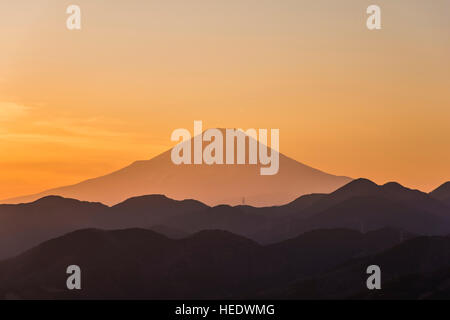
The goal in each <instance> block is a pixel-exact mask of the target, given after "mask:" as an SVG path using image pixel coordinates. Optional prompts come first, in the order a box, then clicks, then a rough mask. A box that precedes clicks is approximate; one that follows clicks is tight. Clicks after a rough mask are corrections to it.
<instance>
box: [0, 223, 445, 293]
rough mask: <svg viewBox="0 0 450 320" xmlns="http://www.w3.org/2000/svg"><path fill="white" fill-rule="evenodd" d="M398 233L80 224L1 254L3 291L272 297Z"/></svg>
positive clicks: (393, 240)
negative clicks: (189, 230)
mask: <svg viewBox="0 0 450 320" xmlns="http://www.w3.org/2000/svg"><path fill="white" fill-rule="evenodd" d="M399 235H400V232H399V231H398V230H392V229H384V230H379V231H374V232H370V233H367V234H361V233H359V232H356V231H350V230H342V229H337V230H318V231H313V232H308V233H305V234H303V235H301V236H298V237H296V238H294V239H291V240H288V241H284V242H281V243H278V244H274V245H267V246H262V245H259V244H257V243H256V242H253V241H252V240H249V239H247V238H244V237H241V236H237V235H234V234H231V233H229V232H225V231H219V230H211V231H202V232H199V233H196V234H194V235H192V236H190V237H188V238H185V239H181V240H171V239H169V238H166V237H165V236H162V235H160V234H157V233H155V232H153V231H150V230H143V229H126V230H117V231H102V230H96V229H87V230H80V231H76V232H73V233H70V234H67V235H65V236H62V237H60V238H56V239H53V240H50V241H47V242H45V243H43V244H41V245H39V246H37V247H35V248H33V249H31V250H29V251H27V252H25V253H23V254H21V255H19V256H17V257H15V258H13V259H10V260H6V261H3V262H0V297H2V298H11V299H18V298H20V299H118V298H122V299H133V298H135V299H216V298H222V299H231V298H233V299H236V298H254V297H266V296H267V297H271V298H274V297H276V295H273V294H271V292H278V290H279V288H289V286H290V284H292V285H295V283H296V282H297V281H300V280H301V279H309V278H310V277H314V276H316V275H321V274H323V273H324V272H326V271H327V270H333V268H336V267H338V266H339V265H341V264H342V263H344V262H345V261H348V260H351V259H354V258H358V257H361V256H370V255H374V254H376V253H378V252H380V251H383V250H385V249H387V248H390V247H392V246H395V245H396V244H398V243H399V242H400V241H401V240H402V239H401V238H399ZM449 243H450V241H449ZM406 262H407V261H404V262H403V263H406ZM430 262H431V261H430ZM71 264H76V265H78V266H80V268H81V270H82V290H79V291H76V290H75V291H70V290H67V289H66V287H65V284H66V277H67V274H66V268H67V266H68V265H71ZM277 294H278V293H277ZM280 295H281V294H280Z"/></svg>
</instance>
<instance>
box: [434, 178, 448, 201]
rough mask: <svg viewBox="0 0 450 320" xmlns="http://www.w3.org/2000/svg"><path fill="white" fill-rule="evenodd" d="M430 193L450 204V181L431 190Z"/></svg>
mask: <svg viewBox="0 0 450 320" xmlns="http://www.w3.org/2000/svg"><path fill="white" fill-rule="evenodd" d="M430 195H431V196H432V197H433V198H435V199H438V200H440V201H442V202H444V203H445V204H446V205H448V206H450V181H448V182H446V183H444V184H443V185H441V186H440V187H438V188H437V189H435V190H433V191H432V192H430Z"/></svg>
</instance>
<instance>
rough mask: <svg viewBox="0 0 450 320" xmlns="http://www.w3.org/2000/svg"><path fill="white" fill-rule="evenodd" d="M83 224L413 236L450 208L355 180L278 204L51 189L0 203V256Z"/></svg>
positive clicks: (279, 236)
mask: <svg viewBox="0 0 450 320" xmlns="http://www.w3.org/2000/svg"><path fill="white" fill-rule="evenodd" d="M83 228H101V229H106V230H112V229H126V228H147V229H153V230H155V231H158V232H161V233H163V234H166V235H167V236H169V238H174V239H179V238H184V237H185V236H187V235H189V234H193V233H196V232H199V231H202V230H211V229H220V230H226V231H229V232H232V233H234V234H237V235H241V236H244V237H247V238H250V239H252V240H255V241H257V242H259V243H262V244H270V243H275V242H280V241H283V240H286V239H289V238H295V237H296V236H298V235H299V234H302V233H305V232H308V231H312V230H316V229H334V228H346V229H353V230H358V231H372V230H377V229H382V228H395V229H400V230H404V231H405V232H410V233H415V234H421V235H444V234H448V233H450V207H448V206H446V205H445V204H443V203H442V202H441V201H440V200H437V199H435V198H433V197H432V196H431V195H428V194H426V193H422V192H420V191H417V190H410V189H408V188H405V187H402V186H400V185H399V184H395V183H389V184H385V185H382V186H379V185H377V184H375V183H373V182H371V181H369V180H365V179H357V180H354V181H352V182H350V183H348V184H347V185H345V186H343V187H342V188H339V189H338V190H336V191H334V192H332V193H330V194H310V195H304V196H301V197H299V198H298V199H296V200H294V201H293V202H291V203H289V204H286V205H284V206H272V207H263V208H259V207H251V206H248V205H239V206H234V207H233V206H229V205H219V206H215V207H210V206H208V205H206V204H204V203H201V202H199V201H196V200H173V199H170V198H167V197H166V196H163V195H147V196H139V197H133V198H130V199H128V200H125V201H124V202H122V203H119V204H117V205H114V206H112V207H108V206H105V205H102V204H100V203H90V202H84V201H79V200H74V199H66V198H62V197H59V196H49V197H45V198H42V199H40V200H37V201H35V202H32V203H28V204H17V205H11V204H9V205H0V259H1V258H7V257H11V256H13V255H16V254H18V253H20V252H22V251H23V250H26V249H28V248H30V247H32V246H34V245H36V244H38V243H40V242H43V241H46V240H48V239H51V238H53V237H58V236H61V235H63V234H65V233H67V232H71V231H75V230H78V229H83Z"/></svg>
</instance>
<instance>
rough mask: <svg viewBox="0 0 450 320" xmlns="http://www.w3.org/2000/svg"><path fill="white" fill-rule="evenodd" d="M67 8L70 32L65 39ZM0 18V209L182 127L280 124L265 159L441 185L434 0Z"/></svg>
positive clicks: (50, 0)
mask: <svg viewBox="0 0 450 320" xmlns="http://www.w3.org/2000/svg"><path fill="white" fill-rule="evenodd" d="M70 4H77V5H79V6H80V7H81V10H82V30H81V31H69V30H67V29H66V19H67V16H68V15H67V14H66V13H65V11H66V8H67V6H69V5H70ZM371 4H378V5H380V6H381V8H382V23H383V29H382V30H380V31H369V30H368V29H367V28H366V22H365V21H366V18H367V15H366V8H367V7H368V6H369V5H371ZM0 13H1V14H0V199H4V198H8V197H13V196H19V195H24V194H29V193H35V192H39V191H42V190H44V189H47V188H50V187H57V186H61V185H66V184H72V183H76V182H79V181H81V180H84V179H87V178H92V177H95V176H99V175H103V174H106V173H109V172H111V171H114V170H116V169H119V168H121V167H123V166H125V165H128V164H130V163H131V162H133V161H135V160H142V159H150V158H152V157H153V156H156V155H158V154H159V153H161V152H163V151H165V150H167V149H168V148H170V147H171V146H173V142H171V141H170V135H171V133H172V131H173V130H174V129H176V128H187V129H189V130H190V131H192V130H193V121H194V120H202V121H203V123H204V126H205V127H241V128H243V129H247V128H269V129H270V128H279V129H280V152H282V153H283V154H285V155H287V156H290V157H292V158H294V159H296V160H298V161H300V162H302V163H304V164H307V165H310V166H312V167H315V168H318V169H320V170H323V171H326V172H328V173H332V174H337V175H346V176H350V177H354V178H357V177H366V178H369V179H372V180H373V181H375V182H377V183H385V182H387V181H398V182H400V183H402V184H403V185H405V186H407V187H411V188H418V189H421V190H424V191H430V190H431V189H434V188H435V187H437V186H438V185H440V184H441V183H443V182H444V181H447V180H450V19H449V18H448V17H449V14H450V1H448V0H433V1H425V0H420V1H419V0H395V1H392V0H389V1H388V0H372V1H365V0H340V1H336V0H314V1H313V0H309V1H300V0H283V1H268V0H252V1H250V0H239V1H238V0H229V1H214V0H208V1H206V0H205V1H198V0H191V1H186V0H179V1H174V0H167V1H156V0H155V1H151V0H148V1H147V0H145V1H144V0H142V1H138V0H129V1H113V0H103V1H100V0H73V1H62V0H47V1H44V0H2V1H1V2H0Z"/></svg>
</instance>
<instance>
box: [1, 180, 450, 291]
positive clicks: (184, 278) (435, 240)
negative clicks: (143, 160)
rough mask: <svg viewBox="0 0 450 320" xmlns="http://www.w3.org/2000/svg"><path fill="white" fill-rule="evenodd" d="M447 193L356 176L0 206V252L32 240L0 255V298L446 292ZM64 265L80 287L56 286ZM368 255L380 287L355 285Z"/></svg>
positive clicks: (449, 267)
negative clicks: (267, 193)
mask: <svg viewBox="0 0 450 320" xmlns="http://www.w3.org/2000/svg"><path fill="white" fill-rule="evenodd" d="M448 190H449V183H446V184H444V185H443V186H441V187H439V188H438V189H436V190H435V191H433V192H431V193H430V194H426V193H423V192H420V191H417V190H410V189H407V188H404V187H402V186H401V185H399V184H397V183H387V184H385V185H382V186H379V185H376V184H374V183H373V182H371V181H369V180H365V179H358V180H354V181H352V182H351V183H349V184H347V185H345V186H344V187H342V188H340V189H338V190H336V191H334V192H332V193H330V194H311V195H305V196H302V197H300V198H298V199H296V200H295V201H293V202H291V203H289V204H287V205H284V206H278V207H275V206H274V207H264V208H255V207H251V206H246V205H239V206H235V207H232V206H227V205H221V206H216V207H210V206H207V205H205V204H203V203H201V202H198V201H195V200H184V201H176V200H172V199H169V198H167V197H165V196H163V195H149V196H141V197H135V198H131V199H128V200H126V201H124V202H122V203H120V204H118V205H115V206H112V207H108V206H105V205H103V204H100V203H89V202H82V201H78V200H73V199H65V198H61V197H55V196H49V197H46V198H42V199H40V200H38V201H35V202H33V203H27V204H19V205H0V255H1V256H2V257H3V258H6V257H11V256H13V255H17V254H19V253H20V252H23V251H25V250H27V249H29V248H31V247H34V248H33V249H29V250H28V251H25V252H24V253H22V254H19V255H17V256H16V257H14V258H10V259H8V260H4V261H3V262H0V298H25V299H27V298H56V299H69V298H92V299H94V298H105V299H106V298H147V299H169V298H170V299H188V298H189V299H210V298H223V299H226V298H236V299H240V298H242V299H243V298H271V299H272V298H276V299H278V298H280V299H300V298H302V299H303V298H305V299H308V298H364V299H366V298H367V299H376V298H441V297H450V296H449V294H450V285H448V283H450V278H449V277H450V238H448V237H447V236H446V235H447V234H449V233H450V206H449V205H448V204H447V201H446V199H448V197H447V195H448ZM142 227H144V228H145V229H138V228H142ZM100 229H103V230H100ZM108 229H111V230H113V229H114V231H106V230H108ZM116 229H122V230H116ZM76 230H78V231H76ZM208 230H209V231H208ZM64 234H65V235H64ZM49 239H52V240H49ZM42 242H43V243H42ZM39 243H42V244H40V245H38V244H39ZM71 264H76V265H79V266H80V267H81V268H82V279H83V289H82V290H81V291H69V290H67V289H65V284H66V283H65V281H66V278H67V274H66V268H67V266H68V265H71ZM370 264H377V265H380V266H381V268H382V272H383V273H382V279H383V290H382V292H378V293H377V292H368V291H367V290H366V289H365V280H366V278H367V275H366V273H365V268H366V267H367V266H368V265H370Z"/></svg>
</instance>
